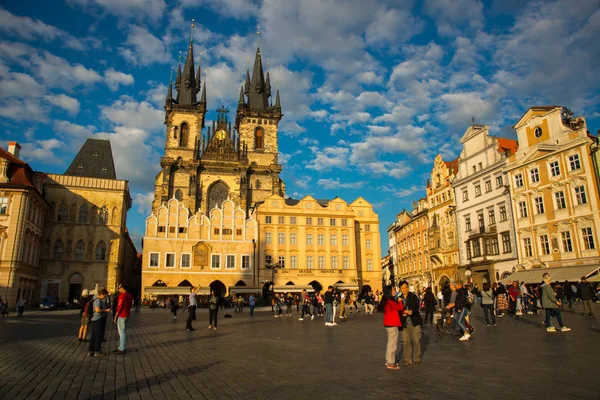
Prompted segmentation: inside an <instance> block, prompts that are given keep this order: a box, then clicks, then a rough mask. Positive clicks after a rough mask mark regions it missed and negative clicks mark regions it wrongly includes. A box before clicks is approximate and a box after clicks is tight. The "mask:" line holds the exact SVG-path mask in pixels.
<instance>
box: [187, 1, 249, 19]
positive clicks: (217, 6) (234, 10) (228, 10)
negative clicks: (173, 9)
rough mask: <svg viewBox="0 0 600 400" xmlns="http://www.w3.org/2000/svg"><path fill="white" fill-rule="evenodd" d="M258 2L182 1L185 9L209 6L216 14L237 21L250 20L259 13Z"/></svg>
mask: <svg viewBox="0 0 600 400" xmlns="http://www.w3.org/2000/svg"><path fill="white" fill-rule="evenodd" d="M257 3H258V2H257V1H251V0H182V1H181V5H182V6H183V7H190V8H192V7H198V6H208V7H209V8H210V9H211V10H213V11H214V12H216V13H218V14H220V15H223V16H226V17H233V18H236V19H242V20H245V19H248V18H251V17H253V16H254V15H256V13H257V12H258V5H257Z"/></svg>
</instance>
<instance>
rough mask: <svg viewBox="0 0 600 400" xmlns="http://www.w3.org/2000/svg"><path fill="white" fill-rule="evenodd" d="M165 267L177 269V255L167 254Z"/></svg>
mask: <svg viewBox="0 0 600 400" xmlns="http://www.w3.org/2000/svg"><path fill="white" fill-rule="evenodd" d="M165 267H166V268H174V267H175V253H167V254H166V255H165Z"/></svg>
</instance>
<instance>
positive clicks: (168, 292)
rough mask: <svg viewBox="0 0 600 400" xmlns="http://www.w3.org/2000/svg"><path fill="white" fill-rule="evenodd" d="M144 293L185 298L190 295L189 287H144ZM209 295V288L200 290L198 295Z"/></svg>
mask: <svg viewBox="0 0 600 400" xmlns="http://www.w3.org/2000/svg"><path fill="white" fill-rule="evenodd" d="M144 293H146V294H150V295H155V296H186V295H189V294H190V287H189V286H146V287H145V288H144ZM209 294H210V288H201V289H200V290H199V291H198V295H200V296H206V295H209Z"/></svg>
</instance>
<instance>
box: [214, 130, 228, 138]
mask: <svg viewBox="0 0 600 400" xmlns="http://www.w3.org/2000/svg"><path fill="white" fill-rule="evenodd" d="M215 136H216V137H217V139H219V140H224V139H225V137H226V136H227V132H225V131H224V130H223V129H219V130H218V131H217V133H215Z"/></svg>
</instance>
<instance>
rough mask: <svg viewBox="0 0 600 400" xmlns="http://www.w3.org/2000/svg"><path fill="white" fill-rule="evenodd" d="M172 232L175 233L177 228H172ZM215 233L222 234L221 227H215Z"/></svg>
mask: <svg viewBox="0 0 600 400" xmlns="http://www.w3.org/2000/svg"><path fill="white" fill-rule="evenodd" d="M170 231H171V233H175V228H170ZM213 234H215V235H220V234H221V228H215V229H213Z"/></svg>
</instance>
